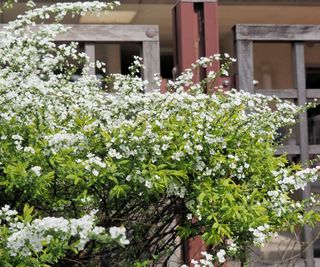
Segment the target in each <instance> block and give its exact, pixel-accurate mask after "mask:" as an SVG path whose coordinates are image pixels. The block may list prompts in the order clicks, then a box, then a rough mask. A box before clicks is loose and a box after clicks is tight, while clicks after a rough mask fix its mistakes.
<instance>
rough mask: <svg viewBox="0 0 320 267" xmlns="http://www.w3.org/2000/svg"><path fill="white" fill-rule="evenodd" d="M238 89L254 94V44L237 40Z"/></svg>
mask: <svg viewBox="0 0 320 267" xmlns="http://www.w3.org/2000/svg"><path fill="white" fill-rule="evenodd" d="M236 57H237V80H238V86H237V87H238V89H240V90H244V91H246V92H250V93H253V92H254V87H253V44H252V41H248V40H236Z"/></svg>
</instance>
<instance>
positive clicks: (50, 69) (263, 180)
mask: <svg viewBox="0 0 320 267" xmlns="http://www.w3.org/2000/svg"><path fill="white" fill-rule="evenodd" d="M114 4H115V3H108V4H105V3H101V2H94V1H93V2H83V3H64V4H55V5H52V6H49V7H43V8H40V9H34V10H31V11H28V12H27V13H26V14H25V15H23V16H20V17H18V19H17V20H16V21H15V22H12V23H10V24H9V25H8V26H7V27H6V28H5V30H4V31H3V32H1V33H0V37H1V38H0V66H1V68H0V109H1V112H0V139H1V142H0V150H1V154H0V162H1V165H0V174H1V175H0V194H1V199H0V206H3V207H4V208H3V211H4V213H3V214H2V215H3V216H4V218H5V219H1V220H2V221H1V228H0V229H1V231H2V232H3V236H5V238H3V239H1V242H0V254H1V255H5V256H4V257H3V259H2V257H1V260H2V261H3V265H5V264H11V265H12V264H13V265H14V264H16V265H17V262H19V261H20V262H21V261H23V262H28V261H29V262H35V261H37V262H36V264H38V265H39V266H45V265H41V264H53V263H54V262H58V263H59V266H65V265H67V266H78V265H79V264H82V265H88V266H90V264H95V265H99V264H100V265H101V266H107V265H108V266H109V265H110V266H133V265H135V266H152V265H153V264H156V263H159V262H166V261H167V260H168V258H169V256H170V254H171V253H172V251H173V250H174V249H175V248H176V247H177V246H178V245H180V243H181V242H183V240H185V239H187V238H190V237H193V236H196V235H202V237H203V239H204V240H205V241H206V243H207V244H208V245H211V247H212V249H211V250H212V252H211V253H210V254H204V257H205V259H203V260H204V261H203V262H201V264H204V266H211V265H212V264H211V265H210V264H209V263H212V262H213V261H216V262H217V263H218V264H222V263H223V262H224V261H225V259H226V258H227V257H238V258H241V257H243V255H244V251H245V249H246V248H247V247H248V246H250V245H262V244H263V243H264V242H266V241H267V240H268V238H269V237H270V236H271V235H272V234H273V233H275V232H277V231H282V230H285V229H290V230H294V227H295V226H298V225H303V224H311V225H312V224H313V223H314V222H315V221H317V220H319V215H318V212H317V207H318V206H319V201H318V198H317V197H316V196H313V197H312V198H311V199H306V200H303V201H301V202H300V201H294V200H293V199H291V198H290V195H291V193H292V192H293V191H294V190H297V189H303V188H304V187H305V186H306V184H307V183H308V182H312V181H314V180H316V179H317V177H318V169H316V168H315V169H302V167H301V166H300V165H291V164H289V163H288V162H287V159H286V157H285V156H280V157H276V156H274V152H275V150H276V149H277V147H278V145H279V141H278V140H279V134H278V129H279V128H281V127H284V126H289V125H292V124H294V122H295V118H296V116H297V114H299V112H302V111H303V110H304V109H305V108H303V107H297V106H295V105H294V104H292V103H290V102H287V101H283V100H280V99H278V98H276V97H267V96H263V95H251V94H248V93H245V92H237V91H236V90H231V91H229V92H222V91H219V90H218V91H217V92H216V93H215V94H213V95H207V94H204V93H203V92H204V91H205V89H208V88H209V89H212V88H214V86H215V85H214V84H215V80H216V78H217V77H218V76H220V75H226V74H227V69H228V67H229V66H230V65H231V64H232V62H233V59H231V58H230V57H229V56H228V55H224V56H221V55H214V56H212V57H210V58H201V59H199V60H198V61H197V62H196V63H195V64H194V65H193V66H192V67H191V68H190V69H188V70H186V71H185V72H183V73H182V74H181V76H180V77H178V78H177V80H176V81H172V82H170V83H169V85H168V91H169V93H166V94H161V93H159V92H158V91H156V90H155V91H153V92H151V93H144V87H145V85H146V82H145V81H143V80H142V79H141V78H139V77H138V75H137V74H138V72H139V69H140V67H141V59H140V58H138V57H137V58H135V62H134V65H133V66H132V67H131V68H130V71H131V73H130V74H129V75H121V74H113V75H111V76H110V77H107V78H106V79H107V80H108V83H107V84H110V83H111V82H112V86H111V88H101V82H100V81H99V80H98V79H97V78H96V77H95V76H94V75H89V74H88V63H89V60H88V58H87V56H86V55H85V54H84V53H79V52H77V44H76V43H71V44H55V43H54V38H55V36H56V35H58V34H61V33H62V32H65V30H66V29H65V28H64V27H63V26H62V25H61V24H59V23H58V22H59V21H60V20H61V19H62V18H63V17H64V16H65V15H66V14H67V13H71V14H72V15H75V14H80V15H81V14H83V13H84V12H101V11H104V10H107V9H110V8H113V6H114ZM52 17H53V19H54V20H55V21H56V22H57V23H55V24H50V25H45V24H43V25H40V26H39V27H34V26H35V21H39V20H46V19H48V18H52ZM214 60H219V61H221V70H220V71H218V72H210V74H209V75H208V77H207V78H205V79H204V80H202V81H200V82H194V81H193V78H194V70H195V69H197V68H206V67H207V66H209V65H210V64H211V63H212V62H213V61H214ZM96 66H97V67H99V68H103V64H101V63H100V62H97V64H96ZM78 68H82V75H81V77H80V78H79V79H78V80H77V81H71V77H72V75H73V74H75V73H76V71H77V69H78ZM106 89H107V90H106ZM107 91H109V92H111V93H107ZM271 107H273V108H271ZM25 203H28V205H30V206H32V207H34V211H35V214H34V216H35V217H34V218H29V217H28V216H27V219H26V218H24V219H23V217H22V218H20V217H15V216H16V212H15V211H11V215H12V216H11V215H8V214H7V213H8V209H7V208H5V207H6V206H5V205H6V204H10V206H11V207H12V208H13V209H15V210H17V212H23V207H24V206H25ZM26 210H28V208H26ZM93 210H95V211H96V213H95V216H96V220H95V223H94V221H93V217H92V215H88V214H92V211H93ZM9 213H10V212H9ZM29 213H30V212H29ZM6 216H9V217H10V218H8V219H6ZM49 217H50V218H49ZM11 218H12V219H11ZM14 218H18V219H14ZM74 218H78V219H74ZM96 225H97V226H96ZM101 227H103V228H101ZM114 227H116V228H114ZM124 227H125V228H124ZM108 228H109V229H110V231H109V234H107V233H106V232H105V230H104V229H108ZM178 236H179V237H180V239H179V240H180V241H177V237H178ZM112 239H115V240H116V241H117V242H118V243H120V244H122V245H127V244H128V243H129V240H130V245H129V246H127V247H126V248H123V247H122V246H114V245H112V244H111V243H112V242H111V241H112ZM89 240H90V241H89ZM97 241H100V242H97ZM72 242H73V243H72ZM110 242H111V243H110ZM105 243H107V244H108V245H101V244H105ZM26 244H27V245H26ZM25 245H26V246H25ZM80 250H81V253H78V252H79V251H80ZM13 255H15V257H11V256H13ZM210 255H211V256H210ZM30 264H31V263H30ZM32 264H33V263H32ZM32 264H31V265H32ZM194 264H198V263H196V262H194ZM9 266H10V265H9Z"/></svg>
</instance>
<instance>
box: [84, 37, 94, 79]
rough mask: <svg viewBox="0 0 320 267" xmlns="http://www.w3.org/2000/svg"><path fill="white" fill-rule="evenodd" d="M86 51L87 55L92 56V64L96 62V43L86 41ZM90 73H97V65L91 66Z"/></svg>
mask: <svg viewBox="0 0 320 267" xmlns="http://www.w3.org/2000/svg"><path fill="white" fill-rule="evenodd" d="M84 52H85V53H86V54H87V56H88V57H89V58H90V61H89V62H90V64H91V63H94V64H95V62H96V53H95V45H94V43H85V45H84ZM89 74H92V75H94V74H96V69H95V67H90V68H89Z"/></svg>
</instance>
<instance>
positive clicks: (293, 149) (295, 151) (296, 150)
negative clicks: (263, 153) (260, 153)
mask: <svg viewBox="0 0 320 267" xmlns="http://www.w3.org/2000/svg"><path fill="white" fill-rule="evenodd" d="M285 153H286V154H288V155H299V154H300V146H298V145H288V146H281V147H279V148H278V150H277V151H276V153H275V154H276V155H281V154H285ZM309 154H320V145H309Z"/></svg>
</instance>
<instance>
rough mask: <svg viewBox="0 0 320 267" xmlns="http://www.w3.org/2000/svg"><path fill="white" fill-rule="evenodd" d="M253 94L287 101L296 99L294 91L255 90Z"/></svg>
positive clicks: (296, 94) (296, 93) (295, 91)
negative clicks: (286, 99)
mask: <svg viewBox="0 0 320 267" xmlns="http://www.w3.org/2000/svg"><path fill="white" fill-rule="evenodd" d="M255 93H258V94H263V95H267V96H276V97H279V98H288V99H292V98H293V99H294V98H297V97H298V92H297V90H296V89H256V90H255Z"/></svg>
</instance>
